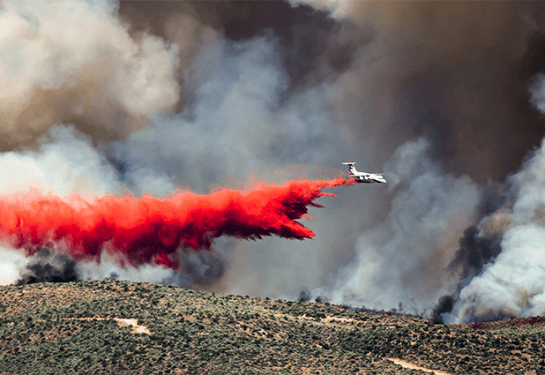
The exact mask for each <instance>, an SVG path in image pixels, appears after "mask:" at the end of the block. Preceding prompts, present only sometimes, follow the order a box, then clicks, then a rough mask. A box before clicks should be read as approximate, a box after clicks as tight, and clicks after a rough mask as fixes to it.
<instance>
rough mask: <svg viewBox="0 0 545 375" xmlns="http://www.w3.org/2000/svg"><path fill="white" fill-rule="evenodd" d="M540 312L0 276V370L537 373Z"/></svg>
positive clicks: (543, 329)
mask: <svg viewBox="0 0 545 375" xmlns="http://www.w3.org/2000/svg"><path fill="white" fill-rule="evenodd" d="M543 358H545V318H542V317H534V318H527V319H513V320H508V321H501V322H488V323H478V324H469V325H435V324H433V323H432V322H431V321H428V320H425V319H419V318H415V317H409V316H405V317H403V316H394V315H388V314H382V313H381V314H373V313H371V312H356V311H350V310H347V309H343V308H342V307H340V306H334V305H329V304H327V303H326V304H321V303H306V302H292V301H281V300H271V299H268V298H265V299H261V298H251V297H242V296H231V295H221V294H214V293H208V292H196V291H191V290H187V289H180V288H173V287H167V286H161V285H154V284H146V283H131V282H124V281H114V280H100V281H78V282H72V283H62V284H43V283H39V284H31V285H23V286H6V287H0V374H40V375H45V374H80V373H81V374H90V373H92V374H109V373H115V374H128V373H130V374H273V373H274V374H276V373H283V374H430V373H432V372H435V373H436V374H521V375H538V374H543V373H545V361H544V360H543Z"/></svg>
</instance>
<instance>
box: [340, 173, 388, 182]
mask: <svg viewBox="0 0 545 375" xmlns="http://www.w3.org/2000/svg"><path fill="white" fill-rule="evenodd" d="M348 177H350V178H353V179H355V180H356V181H357V182H358V183H364V184H371V183H374V182H375V183H378V184H385V183H386V180H385V179H384V177H383V176H381V175H377V174H373V173H364V172H357V174H353V173H348Z"/></svg>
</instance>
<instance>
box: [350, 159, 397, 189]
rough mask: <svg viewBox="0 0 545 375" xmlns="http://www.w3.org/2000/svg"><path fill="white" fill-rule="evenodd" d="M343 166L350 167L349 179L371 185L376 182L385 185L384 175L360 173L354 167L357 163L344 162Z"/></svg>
mask: <svg viewBox="0 0 545 375" xmlns="http://www.w3.org/2000/svg"><path fill="white" fill-rule="evenodd" d="M341 164H345V165H349V167H348V177H350V178H354V179H356V181H357V182H360V183H366V184H370V183H372V182H376V183H379V184H385V183H386V180H385V179H384V173H366V172H358V171H357V170H356V167H355V166H354V165H355V164H356V162H354V161H350V162H344V163H341Z"/></svg>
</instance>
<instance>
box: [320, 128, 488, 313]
mask: <svg viewBox="0 0 545 375" xmlns="http://www.w3.org/2000/svg"><path fill="white" fill-rule="evenodd" d="M429 147H430V143H429V142H428V141H427V140H426V139H424V138H420V139H418V140H416V141H410V142H407V143H406V144H404V145H403V146H401V147H400V148H399V149H398V150H397V151H396V152H395V153H394V155H393V157H392V160H391V161H390V162H388V163H387V164H386V166H385V168H384V171H385V172H386V176H387V177H388V179H389V181H388V182H389V183H391V185H390V186H389V190H390V191H391V193H392V194H394V196H395V198H394V199H393V201H392V203H391V207H387V206H386V207H384V209H385V210H389V214H388V217H387V218H386V220H385V221H383V222H380V223H377V224H376V226H375V227H374V228H372V229H370V230H367V231H365V232H364V233H363V234H362V235H361V236H360V238H359V239H358V242H357V245H356V259H355V261H354V262H353V263H352V264H350V265H348V266H347V267H345V268H344V269H341V270H340V271H339V272H338V275H337V278H336V280H335V282H334V283H333V285H332V286H329V287H325V288H320V289H317V290H315V291H314V292H313V295H322V296H324V295H325V296H326V297H327V298H328V299H330V300H331V301H332V302H335V303H343V304H349V305H353V306H362V305H364V306H367V307H372V308H382V309H387V310H388V309H391V308H398V306H399V303H402V305H403V306H404V308H405V311H411V312H417V313H423V312H424V311H425V310H428V311H429V310H431V308H433V307H434V306H435V304H436V303H437V299H438V298H439V297H440V296H441V295H443V294H445V293H446V292H448V291H452V290H453V289H454V288H455V285H456V281H457V280H456V279H454V278H451V276H450V275H449V274H448V273H446V272H445V269H446V268H447V266H448V264H449V262H450V261H451V258H452V254H453V249H455V248H456V244H457V242H458V239H459V238H460V236H461V234H462V232H463V230H464V229H465V228H466V227H467V226H468V224H470V223H471V220H472V218H473V216H474V214H475V207H476V205H477V203H478V200H479V193H478V188H477V185H476V184H474V183H473V182H472V181H471V180H470V179H469V178H468V177H459V178H455V177H453V176H451V175H449V174H445V173H444V172H443V171H442V170H441V168H440V167H439V166H438V165H437V164H436V163H434V162H433V161H432V160H431V159H430V157H429V155H428V151H429ZM361 209H362V212H364V213H369V211H367V210H365V208H364V207H363V208H361Z"/></svg>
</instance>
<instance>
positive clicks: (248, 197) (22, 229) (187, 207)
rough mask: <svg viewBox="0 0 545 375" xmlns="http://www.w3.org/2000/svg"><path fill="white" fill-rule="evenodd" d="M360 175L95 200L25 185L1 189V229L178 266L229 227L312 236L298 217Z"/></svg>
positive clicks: (234, 231) (19, 238)
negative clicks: (183, 255)
mask: <svg viewBox="0 0 545 375" xmlns="http://www.w3.org/2000/svg"><path fill="white" fill-rule="evenodd" d="M353 182H354V180H352V181H345V180H343V179H341V178H338V179H335V180H326V181H289V182H287V183H286V184H284V185H281V186H278V185H265V184H260V185H258V186H257V187H256V188H254V189H253V190H251V191H249V192H246V193H243V192H241V191H238V190H231V189H223V190H219V191H216V192H214V193H212V194H209V195H198V194H195V193H192V192H189V191H183V192H179V193H177V194H175V195H173V196H171V197H168V198H165V199H158V198H155V197H153V196H149V195H144V196H143V197H142V198H140V199H138V198H136V197H115V196H113V195H106V196H102V197H94V198H93V199H92V200H91V201H88V200H85V199H84V198H83V197H82V196H81V195H78V194H74V195H71V196H69V197H67V198H65V199H62V198H60V197H57V196H54V195H51V194H49V195H44V194H42V193H40V192H38V191H30V192H18V193H14V194H11V195H4V196H1V197H0V230H1V232H0V235H1V238H2V240H3V241H4V242H7V244H8V245H9V246H12V247H14V248H17V249H24V250H25V252H26V255H27V256H28V255H32V254H33V253H35V252H36V251H38V250H39V249H40V248H42V247H43V246H48V245H50V244H59V245H61V247H63V248H66V250H67V251H68V252H69V253H70V255H71V256H72V257H73V258H74V259H76V260H78V261H85V260H97V261H98V260H99V259H100V253H101V251H102V249H103V248H106V249H108V251H109V252H110V253H112V254H114V255H117V258H118V260H119V261H120V263H121V264H124V262H125V261H126V262H129V263H130V264H132V265H138V264H143V263H154V264H163V265H166V266H168V267H170V268H173V269H177V268H178V263H177V257H176V250H177V249H178V248H183V249H187V248H190V249H194V250H202V249H210V246H211V242H212V239H213V238H215V237H219V236H221V235H224V234H225V235H230V236H235V237H239V238H245V239H258V238H261V237H262V236H269V235H273V234H276V235H278V236H280V237H284V238H294V239H305V238H311V237H313V236H314V233H313V232H312V230H310V229H309V228H307V227H305V226H304V225H302V224H300V223H299V222H297V221H295V220H297V219H300V218H302V217H308V215H307V212H308V206H314V207H321V206H320V205H318V204H316V203H314V200H315V199H316V198H318V197H320V196H324V195H326V196H335V195H334V194H330V193H325V192H323V191H322V189H323V188H330V187H335V186H341V185H347V184H350V183H353Z"/></svg>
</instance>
